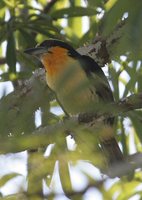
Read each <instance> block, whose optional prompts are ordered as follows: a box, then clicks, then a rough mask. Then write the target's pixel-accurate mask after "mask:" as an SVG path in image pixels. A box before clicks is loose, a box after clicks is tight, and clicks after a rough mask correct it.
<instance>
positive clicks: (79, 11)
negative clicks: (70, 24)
mask: <svg viewBox="0 0 142 200" xmlns="http://www.w3.org/2000/svg"><path fill="white" fill-rule="evenodd" d="M95 14H96V10H95V9H94V8H89V7H87V8H84V7H80V6H76V7H73V8H72V7H71V8H62V9H60V10H56V11H54V12H53V13H52V17H53V18H54V19H59V18H68V17H79V16H93V15H95Z"/></svg>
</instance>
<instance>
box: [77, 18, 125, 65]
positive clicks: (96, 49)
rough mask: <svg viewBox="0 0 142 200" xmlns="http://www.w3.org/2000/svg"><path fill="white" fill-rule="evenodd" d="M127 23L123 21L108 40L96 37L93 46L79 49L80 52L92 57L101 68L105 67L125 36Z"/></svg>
mask: <svg viewBox="0 0 142 200" xmlns="http://www.w3.org/2000/svg"><path fill="white" fill-rule="evenodd" d="M125 22H126V20H123V21H121V22H120V23H119V24H118V25H117V26H116V28H115V29H114V31H113V32H112V33H111V35H109V36H108V37H107V38H103V37H102V36H96V37H95V40H94V41H93V42H92V44H89V45H85V46H84V47H80V48H78V49H77V50H78V52H79V53H80V54H82V55H88V56H90V57H91V58H93V59H94V60H95V61H96V62H97V63H98V64H99V66H101V67H104V66H105V64H107V63H109V62H110V61H111V58H112V57H113V51H112V50H113V48H114V46H115V45H116V44H117V42H118V40H119V39H120V38H121V36H122V34H123V29H124V25H125Z"/></svg>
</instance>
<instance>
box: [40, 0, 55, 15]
mask: <svg viewBox="0 0 142 200" xmlns="http://www.w3.org/2000/svg"><path fill="white" fill-rule="evenodd" d="M56 2H57V0H51V1H50V2H48V4H47V5H46V6H45V7H44V10H43V12H44V13H48V12H49V11H50V9H51V8H52V7H53V6H54V4H55V3H56Z"/></svg>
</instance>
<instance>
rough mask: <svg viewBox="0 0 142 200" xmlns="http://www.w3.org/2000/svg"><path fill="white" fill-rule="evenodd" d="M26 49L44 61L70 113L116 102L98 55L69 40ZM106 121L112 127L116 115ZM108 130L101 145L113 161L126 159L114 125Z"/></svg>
mask: <svg viewBox="0 0 142 200" xmlns="http://www.w3.org/2000/svg"><path fill="white" fill-rule="evenodd" d="M24 53H26V54H30V55H31V56H34V57H36V58H38V59H39V60H40V61H41V63H42V65H43V66H44V68H45V73H46V81H47V85H48V86H49V88H50V89H51V90H52V91H53V92H54V93H55V95H56V98H57V101H58V102H59V104H60V106H61V107H62V109H63V111H64V112H65V113H66V114H67V115H68V116H74V115H77V116H79V114H84V113H87V114H89V113H93V109H94V108H95V105H96V106H97V105H98V103H103V105H104V106H105V105H106V106H107V105H108V103H112V102H114V98H113V94H112V91H111V88H110V85H109V82H108V80H107V77H106V76H105V74H104V72H103V70H102V68H101V67H100V66H99V65H98V64H97V63H96V62H95V60H94V59H92V58H91V57H90V56H87V55H81V54H80V53H79V52H77V51H76V50H75V49H74V48H73V47H72V46H71V45H70V44H69V43H67V42H64V41H62V40H58V39H47V40H45V41H43V42H42V43H40V44H38V45H37V46H36V47H33V48H29V49H26V50H25V51H24ZM94 110H96V109H94ZM94 112H96V111H94ZM94 114H96V113H94ZM104 123H106V124H107V125H108V127H110V128H111V127H113V124H114V118H113V117H108V118H107V119H106V120H104ZM108 130H110V129H108ZM108 130H107V131H106V132H107V133H106V134H107V135H105V134H104V136H102V138H101V139H100V146H101V148H102V150H103V151H104V152H105V155H107V157H108V163H109V164H111V165H113V164H116V163H118V162H121V161H123V159H124V157H123V154H122V151H121V150H120V148H119V145H118V143H117V141H116V138H115V135H114V133H112V132H113V131H112V129H111V131H110V133H108Z"/></svg>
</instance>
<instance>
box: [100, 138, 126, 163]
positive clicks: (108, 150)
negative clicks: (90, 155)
mask: <svg viewBox="0 0 142 200" xmlns="http://www.w3.org/2000/svg"><path fill="white" fill-rule="evenodd" d="M100 144H101V148H102V151H103V152H104V154H105V157H106V158H107V162H108V165H114V164H117V163H118V162H121V161H123V160H124V157H123V154H122V152H121V150H120V148H119V146H118V143H117V141H116V139H115V138H114V137H112V138H109V139H106V140H103V141H101V142H100Z"/></svg>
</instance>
